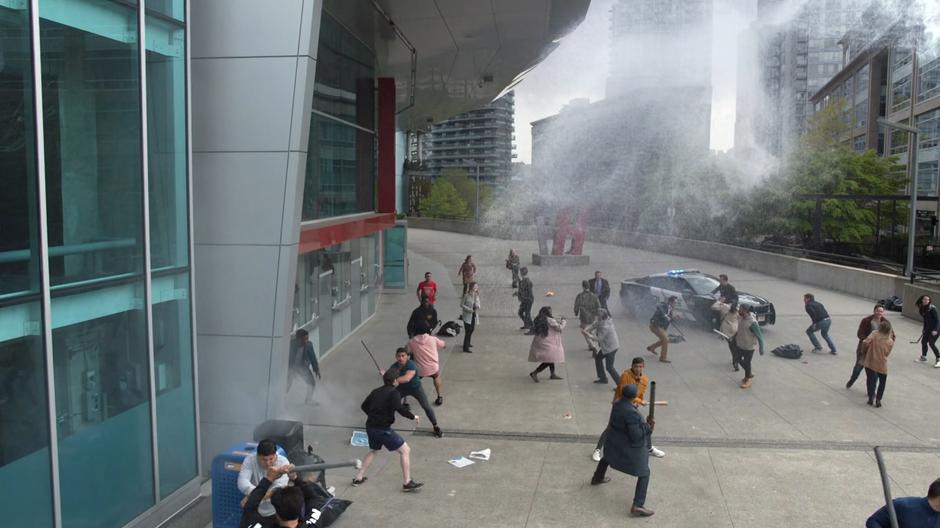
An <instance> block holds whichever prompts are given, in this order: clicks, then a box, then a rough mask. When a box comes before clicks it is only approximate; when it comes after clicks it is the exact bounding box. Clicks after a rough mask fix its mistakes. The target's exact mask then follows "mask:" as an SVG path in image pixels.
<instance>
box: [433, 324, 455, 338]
mask: <svg viewBox="0 0 940 528" xmlns="http://www.w3.org/2000/svg"><path fill="white" fill-rule="evenodd" d="M458 334H460V325H459V324H457V322H455V321H447V322H446V323H444V324H443V325H442V326H441V329H440V330H438V331H437V335H439V336H441V337H454V336H456V335H458Z"/></svg>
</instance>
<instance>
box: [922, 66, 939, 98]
mask: <svg viewBox="0 0 940 528" xmlns="http://www.w3.org/2000/svg"><path fill="white" fill-rule="evenodd" d="M938 95H940V58H935V59H933V60H930V61H929V62H925V63H924V64H923V65H922V66H921V67H920V86H919V88H918V93H917V101H918V102H920V101H926V100H927V99H931V98H933V97H936V96H938Z"/></svg>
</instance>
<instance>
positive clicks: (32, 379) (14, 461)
mask: <svg viewBox="0 0 940 528" xmlns="http://www.w3.org/2000/svg"><path fill="white" fill-rule="evenodd" d="M0 11H2V9H0ZM2 16H3V15H0V17H2ZM24 31H25V29H24ZM42 342H43V339H42V316H41V311H40V308H39V303H38V302H31V303H27V304H14V305H11V306H4V307H0V497H3V503H4V504H5V505H11V507H4V508H3V517H4V522H5V524H8V525H9V526H52V489H51V487H50V478H49V477H50V475H51V468H50V465H49V456H50V455H49V418H48V417H49V406H48V399H47V398H46V383H45V381H46V369H45V362H44V356H43V343H42ZM14 504H15V505H16V507H12V505H14Z"/></svg>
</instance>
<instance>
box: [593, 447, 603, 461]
mask: <svg viewBox="0 0 940 528" xmlns="http://www.w3.org/2000/svg"><path fill="white" fill-rule="evenodd" d="M591 460H593V461H595V462H600V461H601V450H600V449H595V450H594V452H593V453H591Z"/></svg>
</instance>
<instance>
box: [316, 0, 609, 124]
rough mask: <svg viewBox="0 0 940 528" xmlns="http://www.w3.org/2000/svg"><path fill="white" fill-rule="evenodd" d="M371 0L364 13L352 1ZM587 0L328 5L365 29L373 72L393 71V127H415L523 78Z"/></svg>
mask: <svg viewBox="0 0 940 528" xmlns="http://www.w3.org/2000/svg"><path fill="white" fill-rule="evenodd" d="M370 3H371V4H372V5H371V6H369V7H370V8H371V9H372V14H371V16H370V17H363V16H362V15H363V13H362V9H361V7H360V8H359V9H358V10H357V8H356V7H354V6H353V4H360V5H368V4H370ZM590 3H591V1H590V0H512V1H499V2H476V1H468V0H369V1H361V2H327V8H328V10H329V11H330V12H331V14H333V15H334V16H336V17H337V18H340V19H341V20H343V22H344V23H345V24H346V25H347V26H350V27H354V30H355V31H357V32H359V33H360V34H362V33H363V32H364V31H368V30H371V32H372V35H371V36H372V37H373V39H374V42H375V48H376V59H377V62H378V69H377V72H376V73H377V75H378V76H380V77H394V78H395V83H396V97H397V105H396V106H397V109H398V128H400V129H406V130H419V129H424V128H426V127H427V126H428V125H429V124H430V123H434V122H437V121H442V120H444V119H447V118H449V117H451V116H454V115H456V114H459V113H462V112H466V111H469V110H473V109H475V108H479V107H482V106H485V105H486V104H487V103H489V102H491V101H492V100H493V99H496V98H497V97H498V96H499V95H501V94H502V93H504V92H505V91H506V90H508V89H509V88H511V87H512V86H513V85H515V84H516V83H518V82H519V81H521V80H522V78H523V76H524V75H525V74H526V73H527V72H528V71H530V70H531V69H532V68H534V67H535V66H536V65H537V64H538V63H539V62H540V61H541V60H543V59H544V58H545V57H547V56H548V54H549V53H551V52H552V50H554V49H555V48H556V47H557V46H558V45H559V44H560V42H561V39H562V38H563V37H564V36H565V35H567V34H568V33H569V32H571V31H572V30H573V29H574V28H576V27H577V26H578V24H580V23H581V21H583V20H584V16H585V14H586V13H587V9H588V6H589V5H590ZM357 11H358V13H357ZM364 18H366V19H365V20H364ZM389 21H391V23H390V22H389ZM402 37H404V38H402ZM409 44H410V46H411V47H412V48H413V49H414V51H415V54H414V55H415V58H416V63H415V65H414V66H415V67H414V68H412V50H411V49H410V48H409ZM412 70H414V71H413V73H412ZM412 96H413V101H412Z"/></svg>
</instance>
